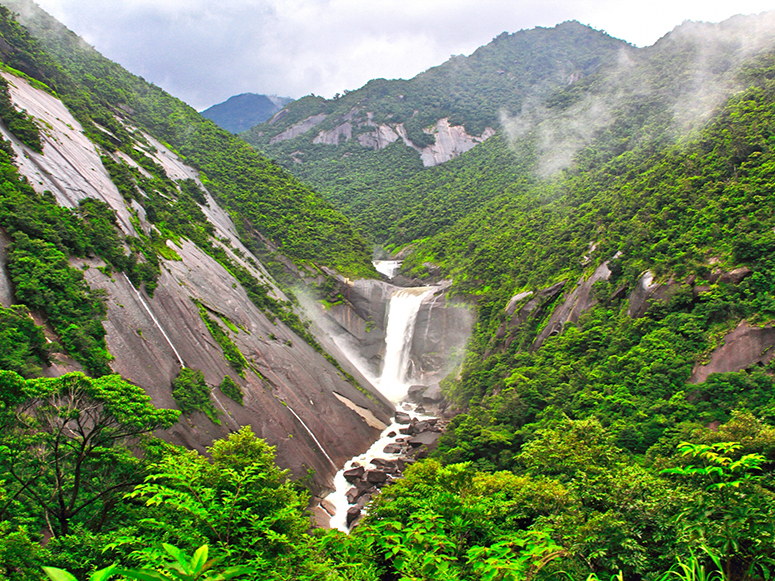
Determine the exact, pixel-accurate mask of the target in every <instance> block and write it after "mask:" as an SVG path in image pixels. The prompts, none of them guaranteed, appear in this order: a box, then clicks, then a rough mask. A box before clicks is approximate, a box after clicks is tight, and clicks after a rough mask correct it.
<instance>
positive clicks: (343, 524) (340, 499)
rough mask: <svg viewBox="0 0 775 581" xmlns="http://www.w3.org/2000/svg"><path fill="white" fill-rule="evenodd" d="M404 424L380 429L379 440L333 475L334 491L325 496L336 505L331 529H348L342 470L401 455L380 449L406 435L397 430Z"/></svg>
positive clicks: (345, 487)
mask: <svg viewBox="0 0 775 581" xmlns="http://www.w3.org/2000/svg"><path fill="white" fill-rule="evenodd" d="M404 411H405V412H406V413H407V414H409V416H410V417H412V418H417V419H418V420H424V419H427V418H428V417H430V416H424V415H422V414H418V413H415V412H414V411H413V410H410V409H406V410H404ZM405 427H406V425H405V424H403V425H402V424H397V423H395V422H393V423H392V424H391V425H389V426H388V427H387V428H385V429H384V430H382V433H381V434H380V436H379V440H377V441H376V442H374V443H373V444H372V445H371V448H369V449H368V450H366V451H365V452H364V453H363V454H361V455H360V456H356V457H354V458H352V459H351V460H350V461H349V462H347V463H346V464H345V465H344V467H343V468H342V469H341V470H340V471H339V472H337V473H336V476H335V477H334V488H335V490H334V492H332V493H331V494H329V495H328V496H327V497H326V500H328V501H330V502H332V503H333V505H334V507H336V514H335V515H334V516H332V517H331V521H330V526H331V528H332V529H339V530H340V531H343V532H345V533H346V532H348V531H349V530H350V529H348V528H347V509H348V508H349V507H350V504H349V503H348V502H347V496H346V494H347V491H348V490H349V489H350V487H351V486H352V485H351V484H350V483H349V482H347V480H345V478H344V472H345V470H349V469H350V468H354V467H355V465H356V463H357V464H359V465H361V466H363V467H365V468H366V469H367V470H368V469H369V468H374V466H372V465H371V464H370V462H371V461H372V460H373V459H374V458H384V459H386V460H390V459H393V458H398V457H399V456H401V454H385V453H384V452H383V451H382V450H384V449H385V446H387V445H388V444H390V443H393V442H395V441H396V438H402V437H403V438H406V437H407V436H403V435H402V434H401V433H400V432H399V431H398V430H399V429H400V428H405ZM390 433H394V434H395V435H394V436H388V434H390Z"/></svg>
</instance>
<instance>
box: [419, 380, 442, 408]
mask: <svg viewBox="0 0 775 581" xmlns="http://www.w3.org/2000/svg"><path fill="white" fill-rule="evenodd" d="M443 399H444V396H443V395H441V386H440V385H439V384H438V383H435V384H433V385H431V386H430V387H429V388H428V389H426V390H425V392H423V394H422V401H423V403H426V404H428V403H439V402H440V401H441V400H443Z"/></svg>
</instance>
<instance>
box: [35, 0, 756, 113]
mask: <svg viewBox="0 0 775 581" xmlns="http://www.w3.org/2000/svg"><path fill="white" fill-rule="evenodd" d="M37 1H38V3H39V4H40V5H41V6H42V7H43V8H44V9H46V10H48V11H49V12H50V13H51V14H53V15H54V16H56V17H57V18H59V19H60V20H61V21H62V22H64V23H65V24H66V25H67V26H68V27H70V28H71V29H72V30H74V31H75V32H77V33H78V34H80V35H81V36H83V37H84V38H85V39H86V40H87V41H88V42H89V43H90V44H92V45H94V46H95V47H96V48H97V49H98V50H100V51H101V52H102V53H103V54H105V55H106V56H107V57H109V58H111V59H113V60H116V61H117V62H119V63H121V64H123V65H124V66H125V67H126V68H128V69H129V70H130V71H132V72H134V73H136V74H139V75H141V76H143V77H145V78H146V79H147V80H150V81H153V82H154V83H156V84H157V85H159V86H161V87H164V88H165V89H167V90H168V91H170V92H171V93H172V94H174V95H176V96H178V97H180V98H182V99H183V100H185V101H187V102H189V103H191V104H192V105H193V106H195V107H198V108H204V107H206V106H209V105H211V104H213V103H216V102H220V101H223V100H225V99H226V98H228V97H229V96H231V95H234V94H237V93H241V92H257V93H270V94H271V93H276V94H279V95H283V96H291V97H300V96H302V95H304V94H309V93H316V94H320V95H323V96H331V95H333V94H334V93H337V92H341V91H343V90H344V89H355V88H358V87H360V86H362V85H363V84H364V83H366V82H367V81H368V80H370V79H372V78H377V77H385V78H398V77H401V78H409V77H412V76H414V75H416V74H418V73H419V72H421V71H423V70H425V69H427V68H429V67H431V66H434V65H437V64H440V63H442V62H444V61H445V60H446V59H447V58H449V56H450V55H452V54H470V53H471V52H472V51H473V50H475V49H476V48H477V47H478V46H481V45H483V44H486V43H487V42H489V41H490V40H491V39H492V38H493V37H495V36H497V35H498V34H500V33H501V32H503V31H508V32H515V31H517V30H520V29H522V28H533V27H535V26H554V25H555V24H557V23H559V22H562V21H564V20H569V19H576V20H579V21H580V22H582V23H584V24H590V25H592V26H594V27H595V28H600V29H603V30H606V31H607V32H608V33H609V34H612V35H613V36H616V37H618V38H623V39H625V40H628V41H630V42H633V43H635V44H638V45H648V44H652V43H653V42H655V41H656V40H657V39H658V38H659V37H661V36H662V35H664V34H666V33H667V32H669V31H670V30H671V29H672V28H673V27H674V26H676V25H678V24H680V23H681V22H682V21H683V20H686V19H693V20H710V21H719V20H722V19H724V18H727V17H729V16H731V15H732V14H734V13H752V12H760V11H763V10H765V9H767V8H768V6H765V4H767V2H764V1H759V0H739V1H737V2H735V3H730V2H728V0H724V1H718V0H714V1H709V0H706V1H704V2H701V1H696V0H672V1H669V0H653V1H651V2H648V3H635V2H633V1H621V0H607V1H605V0H602V1H601V0H553V1H551V0H550V1H548V2H540V3H539V2H525V1H521V0H517V1H514V0H512V1H505V2H504V1H503V0H218V1H217V2H216V1H215V0H111V2H105V1H104V0H37Z"/></svg>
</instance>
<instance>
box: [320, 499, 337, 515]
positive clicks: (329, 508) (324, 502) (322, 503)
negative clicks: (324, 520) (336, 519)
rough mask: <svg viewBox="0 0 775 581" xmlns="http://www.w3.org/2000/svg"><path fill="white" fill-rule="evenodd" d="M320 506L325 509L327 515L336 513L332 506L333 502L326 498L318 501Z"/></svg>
mask: <svg viewBox="0 0 775 581" xmlns="http://www.w3.org/2000/svg"><path fill="white" fill-rule="evenodd" d="M320 508H322V509H323V510H324V511H326V513H328V515H329V516H334V515H335V514H336V507H335V506H334V503H333V502H331V501H330V500H328V499H326V498H324V499H323V500H321V501H320Z"/></svg>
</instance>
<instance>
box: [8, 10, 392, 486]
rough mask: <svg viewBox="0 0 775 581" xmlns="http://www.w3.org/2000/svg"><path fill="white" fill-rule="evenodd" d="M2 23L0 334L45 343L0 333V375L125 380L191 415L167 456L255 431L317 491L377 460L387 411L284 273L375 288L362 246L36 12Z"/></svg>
mask: <svg viewBox="0 0 775 581" xmlns="http://www.w3.org/2000/svg"><path fill="white" fill-rule="evenodd" d="M6 6H8V8H6V7H2V8H1V9H0V12H1V14H0V16H1V17H2V18H1V19H0V34H2V37H3V41H2V43H0V55H2V60H3V69H2V73H0V74H2V81H1V83H0V84H2V87H3V95H4V101H3V112H2V118H3V121H4V126H3V127H2V133H3V136H4V139H6V140H7V142H6V145H5V146H4V149H3V152H2V156H3V161H2V163H3V171H4V173H3V188H4V190H3V191H4V193H3V198H2V203H1V204H0V205H2V210H0V239H2V243H3V244H2V246H3V250H2V252H1V253H0V254H2V271H1V273H0V280H1V281H2V282H1V283H0V289H1V290H2V292H1V293H0V299H1V300H2V307H3V308H2V313H3V317H4V321H5V323H4V325H6V329H8V330H13V329H16V328H22V327H23V328H27V327H28V326H29V325H28V324H27V323H26V320H27V317H29V316H31V317H32V318H33V319H34V321H35V322H36V323H37V325H38V327H35V326H32V327H30V328H29V329H28V330H27V332H25V333H22V334H12V335H4V336H3V337H4V339H3V346H4V347H8V348H7V349H5V351H6V353H7V357H6V358H5V363H4V365H3V367H4V368H5V369H9V370H13V371H15V372H19V373H22V374H23V375H24V376H26V377H36V376H40V375H41V374H42V375H45V376H49V377H56V376H60V375H62V374H64V373H67V372H73V371H85V372H87V373H88V374H89V375H91V376H93V377H100V376H106V375H108V374H111V373H118V374H120V375H121V377H122V378H123V379H124V380H126V381H128V382H130V383H132V384H134V385H136V386H139V387H141V388H143V390H144V391H145V393H147V394H148V395H149V396H150V397H151V399H152V401H153V403H154V404H155V405H157V406H160V407H163V408H173V409H174V408H177V409H182V410H184V411H185V412H186V414H185V415H184V416H183V420H182V421H181V422H179V423H176V424H175V425H174V426H171V427H170V428H169V429H168V430H167V431H166V432H165V435H164V437H165V438H167V439H168V440H169V441H171V442H175V443H180V444H185V445H187V446H189V447H191V448H196V449H199V450H204V448H205V447H206V446H209V445H210V444H211V443H212V442H213V440H214V439H216V438H219V437H223V436H225V435H227V434H228V433H230V432H232V431H234V430H236V429H239V428H240V427H241V426H252V430H253V432H254V433H255V434H258V435H259V436H261V437H262V438H264V439H266V440H267V441H269V443H270V444H271V445H273V446H276V449H277V452H278V455H279V456H280V458H281V460H280V462H281V463H282V464H283V466H284V467H287V468H291V469H292V470H293V471H294V473H296V474H297V475H299V476H301V475H306V474H307V471H308V470H310V469H312V470H314V471H315V477H314V479H313V481H312V484H311V485H312V486H313V488H317V489H323V488H325V487H326V486H328V482H330V480H331V479H332V477H333V474H334V473H335V472H336V467H335V466H334V465H333V464H332V460H331V458H333V459H335V461H336V462H344V460H345V459H347V458H350V457H351V456H352V455H353V454H354V453H356V452H358V451H359V450H363V449H365V448H366V447H368V445H369V443H370V441H371V439H372V438H373V437H374V436H375V435H376V434H377V433H379V429H380V427H381V426H383V425H384V424H385V423H386V422H388V421H389V417H390V412H391V409H392V406H391V405H390V404H389V403H388V402H387V400H385V399H384V398H383V397H381V396H380V394H379V393H377V392H374V391H373V390H371V388H370V387H368V386H369V384H368V382H367V381H366V380H365V379H363V377H362V376H360V375H359V374H358V372H357V371H356V370H355V369H354V368H352V367H351V366H349V367H348V369H349V371H348V370H347V369H345V368H344V367H343V366H342V365H345V366H347V365H348V364H347V361H346V359H345V358H344V357H343V356H342V355H341V354H340V353H338V352H337V351H336V350H335V346H333V345H331V344H327V343H326V341H328V339H326V338H325V337H324V336H322V335H321V334H318V338H316V337H315V334H316V333H317V331H316V327H315V326H314V325H312V324H311V322H310V321H309V320H307V318H306V316H305V315H304V314H303V312H302V310H301V308H300V307H299V306H298V299H296V298H295V296H294V295H293V293H292V291H291V289H290V287H289V286H286V285H285V284H284V283H283V282H282V280H290V279H283V277H284V276H290V275H286V274H284V273H285V266H283V265H287V268H288V269H289V270H291V271H294V272H297V273H304V276H308V277H311V278H312V279H313V280H314V279H315V278H316V277H317V279H319V280H321V281H322V280H325V279H326V277H328V276H331V277H333V276H334V274H335V273H337V272H340V273H342V274H345V275H348V276H358V275H360V276H366V277H369V276H373V277H376V272H374V271H373V268H372V266H371V264H370V251H369V249H368V248H367V246H366V245H365V243H364V241H363V240H362V239H360V237H359V236H358V235H357V234H356V233H355V232H354V231H353V230H352V228H351V226H350V225H349V223H348V222H347V220H346V219H345V218H344V217H343V216H342V215H341V214H340V213H339V212H337V211H336V210H334V209H333V208H332V207H331V206H330V205H329V204H327V203H326V202H324V201H323V200H321V199H320V197H319V196H318V195H317V194H316V193H315V192H314V191H313V190H311V189H310V188H309V187H307V186H305V185H303V184H301V183H299V182H298V180H296V179H295V178H293V177H292V176H291V175H290V174H289V173H288V172H286V171H285V170H283V169H281V168H279V167H278V166H277V165H275V164H273V163H271V162H269V161H267V160H266V159H264V158H262V157H260V156H259V155H257V154H256V153H255V152H254V151H253V150H252V149H251V148H249V147H248V146H247V145H245V144H244V142H242V141H241V140H239V139H237V138H236V137H234V136H233V135H231V134H229V133H228V132H226V131H224V130H222V129H220V128H218V127H217V126H216V125H214V124H213V123H212V122H211V121H209V120H206V119H204V118H202V117H201V116H200V115H199V114H198V113H196V111H194V110H192V109H191V108H190V107H188V106H186V105H185V104H184V103H182V102H181V101H179V100H177V99H175V98H174V97H172V96H170V95H168V94H166V93H164V92H163V91H162V90H160V89H159V88H157V87H154V86H152V85H150V84H148V83H146V82H145V81H143V80H142V79H140V78H138V77H136V76H134V75H132V74H130V73H128V72H127V71H125V70H124V69H122V68H121V67H120V66H119V65H117V64H115V63H113V62H111V61H109V60H107V59H105V58H104V57H102V56H101V55H100V54H99V53H97V52H96V51H95V50H94V49H92V48H91V47H89V46H88V45H87V44H86V43H85V42H83V41H82V40H81V39H80V38H78V37H77V36H76V35H74V34H73V33H72V32H70V31H68V30H67V29H65V28H64V27H63V26H62V25H61V24H59V23H58V22H56V21H55V20H54V19H53V18H51V17H50V16H48V15H47V14H46V13H44V12H42V11H41V10H40V9H38V8H37V7H36V6H35V5H34V4H32V3H31V2H26V1H22V2H15V1H13V2H11V1H9V2H7V3H6ZM9 8H10V10H9ZM11 10H12V11H13V12H15V13H17V14H20V16H19V22H21V23H23V24H24V26H25V27H26V28H24V27H22V25H21V24H19V23H18V22H16V21H15V20H14V19H13V16H12V12H11ZM28 30H29V31H30V33H28ZM32 35H34V36H35V38H33V36H32ZM270 270H271V272H273V273H274V276H273V274H271V273H270ZM326 273H330V274H326ZM275 276H279V277H280V279H281V280H280V281H278V280H277V279H276V278H275ZM20 326H21V327H20ZM36 329H37V330H36ZM43 329H44V330H45V331H44V330H43ZM14 333H15V331H14ZM40 333H45V337H44V336H43V335H41V334H40ZM41 341H42V342H41ZM321 342H322V343H324V344H326V348H327V349H328V350H329V351H332V352H333V353H334V354H335V355H337V356H339V359H340V360H341V361H342V362H344V363H343V364H342V363H339V362H338V361H337V359H335V358H334V357H333V356H332V355H331V354H329V353H328V352H327V351H326V348H324V346H323V345H321ZM329 343H330V341H329ZM47 344H49V345H52V347H47V346H46V345H47ZM11 345H12V346H13V347H10V346H11ZM200 372H201V375H197V374H198V373H200ZM352 374H355V375H358V377H359V380H358V379H356V378H355V377H354V376H353V375H352ZM359 381H360V383H359ZM224 382H225V383H224ZM183 386H187V387H185V388H184V387H183ZM219 386H220V387H219ZM363 386H367V387H363ZM211 391H212V395H211ZM189 392H191V393H189ZM196 393H198V395H195V394H196ZM335 393H336V394H337V395H335ZM348 406H349V407H348ZM321 409H325V410H326V413H325V414H320V413H319V410H321ZM353 409H356V410H357V409H361V410H369V413H368V414H367V415H368V416H369V417H368V419H364V417H362V415H360V414H359V413H358V412H356V411H353ZM364 413H365V412H364ZM308 429H311V430H313V431H314V432H313V433H315V434H317V438H318V440H320V441H323V442H325V443H326V444H325V446H326V447H325V448H321V445H320V444H318V443H316V441H314V440H313V439H312V438H311V437H310V436H309V432H308V431H307V430H308ZM343 430H344V431H345V432H347V433H348V434H349V437H348V438H346V439H343V440H340V439H339V438H338V435H339V434H341V433H342V431H343ZM294 435H295V436H296V437H295V438H294V437H293V436H294Z"/></svg>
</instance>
